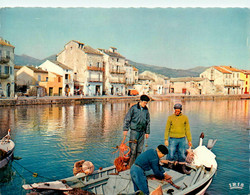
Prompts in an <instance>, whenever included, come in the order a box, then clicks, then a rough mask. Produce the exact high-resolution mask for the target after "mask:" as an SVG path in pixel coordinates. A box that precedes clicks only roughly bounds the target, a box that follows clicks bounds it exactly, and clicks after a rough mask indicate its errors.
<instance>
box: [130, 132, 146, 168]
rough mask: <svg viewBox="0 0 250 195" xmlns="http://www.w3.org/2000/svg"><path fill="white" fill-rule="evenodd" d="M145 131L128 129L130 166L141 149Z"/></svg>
mask: <svg viewBox="0 0 250 195" xmlns="http://www.w3.org/2000/svg"><path fill="white" fill-rule="evenodd" d="M144 137H145V133H144V132H140V131H134V130H131V131H130V139H129V141H130V142H129V147H130V149H131V152H130V160H129V165H130V167H131V166H132V165H133V164H134V162H135V159H136V158H137V156H139V155H140V154H141V152H142V149H143V144H144Z"/></svg>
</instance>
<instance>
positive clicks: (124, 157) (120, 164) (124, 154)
mask: <svg viewBox="0 0 250 195" xmlns="http://www.w3.org/2000/svg"><path fill="white" fill-rule="evenodd" d="M125 139H126V136H124V138H123V140H122V142H121V144H120V145H119V146H116V147H115V148H116V149H117V150H116V151H115V152H113V154H114V153H116V152H118V153H119V157H117V158H116V159H115V160H114V165H115V167H116V170H117V171H118V172H121V171H125V170H127V169H129V168H130V167H129V158H130V157H129V154H130V152H131V150H130V148H129V146H127V143H128V142H129V141H128V142H125ZM124 142H125V143H124Z"/></svg>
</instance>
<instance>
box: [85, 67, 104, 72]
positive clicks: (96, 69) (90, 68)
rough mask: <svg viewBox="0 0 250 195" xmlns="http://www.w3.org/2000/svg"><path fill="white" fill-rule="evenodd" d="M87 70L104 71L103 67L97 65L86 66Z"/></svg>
mask: <svg viewBox="0 0 250 195" xmlns="http://www.w3.org/2000/svg"><path fill="white" fill-rule="evenodd" d="M87 69H88V70H93V71H101V72H104V68H103V67H97V66H87Z"/></svg>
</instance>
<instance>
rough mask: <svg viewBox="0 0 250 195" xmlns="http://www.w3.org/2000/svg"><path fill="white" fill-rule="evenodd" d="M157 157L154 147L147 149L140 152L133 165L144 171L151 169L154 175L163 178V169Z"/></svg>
mask: <svg viewBox="0 0 250 195" xmlns="http://www.w3.org/2000/svg"><path fill="white" fill-rule="evenodd" d="M159 161H160V159H159V157H158V155H157V151H156V150H154V149H149V150H147V151H145V152H143V153H141V154H140V155H139V156H138V157H137V158H136V160H135V165H137V166H139V167H141V168H142V169H143V170H144V171H149V170H151V169H152V170H153V172H154V175H155V176H156V177H157V178H159V179H163V178H164V174H163V173H164V172H165V171H164V169H163V168H162V167H161V166H160V164H159Z"/></svg>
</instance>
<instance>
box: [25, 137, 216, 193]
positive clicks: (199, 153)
mask: <svg viewBox="0 0 250 195" xmlns="http://www.w3.org/2000/svg"><path fill="white" fill-rule="evenodd" d="M202 142H203V137H200V144H199V146H198V147H197V148H195V149H194V150H193V153H194V159H193V161H192V163H191V164H189V166H188V168H189V172H190V174H184V173H182V172H181V171H180V170H178V166H176V168H175V169H169V168H167V167H164V164H163V167H164V170H165V172H166V173H167V174H168V175H169V176H171V178H170V179H169V180H168V181H166V180H157V179H155V178H153V177H152V174H153V172H152V171H148V172H146V175H148V186H149V191H150V192H151V193H152V192H153V191H155V190H156V189H160V191H161V194H174V195H183V194H204V193H205V191H206V189H207V188H208V187H209V185H210V184H211V182H212V179H213V177H214V175H215V173H216V171H217V162H216V160H215V157H216V156H215V154H214V153H213V152H212V151H211V149H212V147H213V145H214V144H215V142H216V140H209V141H208V145H207V146H204V145H202ZM22 187H23V188H24V189H26V190H32V191H35V192H37V193H40V194H49V193H50V192H51V194H56V192H61V191H64V194H77V193H73V192H72V191H74V190H76V189H81V190H83V191H87V192H90V194H91V193H93V194H102V195H115V194H122V195H125V194H127V195H128V194H130V195H132V194H139V192H134V188H133V183H132V180H131V177H130V170H129V169H128V170H125V171H121V172H117V169H116V167H115V166H110V167H107V168H104V169H99V170H95V171H94V172H93V173H92V174H91V175H86V174H85V173H78V174H77V175H75V176H73V177H69V178H65V179H62V180H57V181H53V182H43V183H34V184H26V185H23V186H22ZM152 194H153V193H152Z"/></svg>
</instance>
